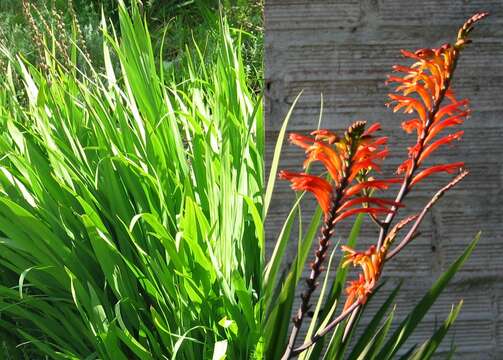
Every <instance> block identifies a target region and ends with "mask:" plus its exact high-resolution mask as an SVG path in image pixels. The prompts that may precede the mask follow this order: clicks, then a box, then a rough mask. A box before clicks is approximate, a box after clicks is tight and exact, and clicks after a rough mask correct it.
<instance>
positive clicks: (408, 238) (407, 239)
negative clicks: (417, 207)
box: [386, 170, 468, 261]
mask: <svg viewBox="0 0 503 360" xmlns="http://www.w3.org/2000/svg"><path fill="white" fill-rule="evenodd" d="M467 175H468V171H467V170H464V171H462V172H461V173H459V174H458V175H457V176H456V177H455V178H454V179H453V180H452V181H450V182H449V183H448V184H447V185H445V186H444V187H443V188H441V189H440V190H439V191H437V193H436V194H435V195H434V196H433V197H432V198H431V200H430V201H429V202H428V203H427V204H426V206H425V207H424V208H423V210H422V211H421V213H420V214H419V216H418V217H417V218H416V221H415V222H414V225H412V227H411V228H410V230H409V232H408V233H407V235H405V237H404V238H403V240H402V241H401V242H400V244H398V245H397V246H396V247H395V248H394V249H393V250H392V251H390V252H389V253H388V254H387V255H386V261H388V260H390V259H391V258H392V257H394V256H395V255H396V254H398V253H399V252H400V250H402V249H403V248H404V247H405V246H406V245H407V244H408V243H409V242H410V241H411V240H412V239H413V238H414V237H415V236H414V234H415V233H416V231H417V228H418V227H419V225H420V224H421V222H422V221H423V219H424V217H425V215H426V213H427V212H428V211H429V210H430V209H431V208H432V207H433V205H435V203H436V202H437V201H438V200H439V199H440V198H441V197H442V196H443V195H444V194H445V193H446V192H447V191H448V190H450V189H452V188H453V187H454V186H456V184H457V183H459V182H460V181H461V180H463V179H464V178H465V177H466V176H467Z"/></svg>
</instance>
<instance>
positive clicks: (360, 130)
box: [280, 121, 400, 223]
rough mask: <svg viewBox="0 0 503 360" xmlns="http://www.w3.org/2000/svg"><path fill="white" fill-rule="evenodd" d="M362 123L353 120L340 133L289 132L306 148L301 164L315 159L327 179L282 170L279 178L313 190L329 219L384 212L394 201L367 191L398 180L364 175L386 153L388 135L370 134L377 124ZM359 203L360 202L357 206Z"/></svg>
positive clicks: (291, 138) (386, 211)
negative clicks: (319, 163) (376, 178)
mask: <svg viewBox="0 0 503 360" xmlns="http://www.w3.org/2000/svg"><path fill="white" fill-rule="evenodd" d="M365 126H366V123H365V122H364V121H359V122H356V123H354V124H353V125H352V126H351V127H349V129H348V130H347V131H346V133H345V135H344V136H342V137H339V136H338V135H337V134H336V133H334V132H331V131H328V130H317V131H313V132H312V133H311V135H312V137H310V136H304V135H299V134H291V135H290V141H291V142H292V143H294V144H295V145H298V146H299V147H301V148H303V149H305V151H306V159H305V161H304V168H308V167H309V166H310V165H311V164H312V163H313V162H315V161H319V162H321V163H322V164H323V166H324V167H325V169H326V171H327V172H328V174H329V177H328V180H327V179H325V178H323V177H322V176H316V175H311V174H307V173H295V172H290V171H282V172H281V173H280V178H282V179H286V180H289V181H291V183H292V185H291V186H292V189H294V190H296V191H309V192H311V193H313V195H314V196H315V197H316V199H317V200H318V203H319V205H320V207H321V209H322V210H323V212H324V214H325V217H329V216H330V214H332V217H333V218H332V220H331V222H332V223H336V222H339V221H340V220H342V219H344V218H346V217H348V216H351V215H354V214H357V213H362V212H366V213H371V214H378V213H388V212H389V211H390V208H389V207H390V206H393V205H398V204H395V202H393V201H389V200H386V199H380V198H376V197H371V196H369V195H368V193H369V192H370V191H371V190H372V189H380V190H383V189H386V188H387V187H388V185H389V183H392V182H397V181H400V180H397V179H390V180H374V179H372V178H369V177H368V174H369V172H370V171H371V170H376V171H380V167H379V164H378V161H379V160H382V159H384V158H385V157H386V156H387V155H388V149H387V148H385V147H384V146H385V145H386V143H387V140H388V139H387V138H386V137H375V136H374V134H375V133H376V132H377V131H378V130H379V129H380V125H379V124H373V125H372V126H370V127H369V128H368V129H367V130H365ZM355 180H356V183H355ZM353 183H354V184H353ZM362 204H363V205H364V206H363V207H359V205H362ZM370 205H372V206H370Z"/></svg>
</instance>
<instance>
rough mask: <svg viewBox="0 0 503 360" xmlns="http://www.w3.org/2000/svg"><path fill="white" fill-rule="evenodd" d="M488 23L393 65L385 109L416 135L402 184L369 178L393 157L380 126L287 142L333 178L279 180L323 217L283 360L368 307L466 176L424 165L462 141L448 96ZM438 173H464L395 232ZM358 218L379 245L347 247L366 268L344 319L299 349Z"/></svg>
mask: <svg viewBox="0 0 503 360" xmlns="http://www.w3.org/2000/svg"><path fill="white" fill-rule="evenodd" d="M487 15H488V13H485V12H482V13H477V14H475V15H474V16H472V17H471V18H470V19H468V21H466V22H465V24H464V25H463V26H462V27H461V29H460V30H459V32H458V37H457V39H456V42H455V43H454V45H451V44H444V45H442V46H440V47H439V48H433V49H420V50H418V51H415V52H411V51H407V50H402V54H403V56H404V57H405V58H408V59H412V60H413V63H412V64H411V65H408V66H404V65H395V66H394V67H393V70H394V71H395V72H397V73H401V74H402V75H401V76H397V75H390V76H388V79H387V83H395V84H397V87H396V88H395V91H394V93H392V94H389V97H390V99H391V101H390V102H389V103H388V106H391V107H392V108H393V111H394V112H397V111H399V110H402V111H403V112H404V113H405V114H410V115H411V118H410V119H407V120H406V121H404V122H403V123H402V128H403V129H404V130H405V131H406V132H407V133H415V134H416V141H415V143H414V144H413V145H412V146H411V147H409V149H408V157H407V158H406V159H405V160H404V161H403V162H402V163H401V164H400V166H399V167H398V169H397V174H398V175H399V176H400V178H398V179H390V180H375V179H374V178H371V177H369V173H370V172H371V171H372V170H376V171H379V170H380V169H379V165H378V164H377V162H376V161H378V160H382V159H383V158H385V157H386V155H387V154H388V150H387V149H386V148H382V147H383V146H385V144H386V142H387V138H385V137H374V133H375V132H376V131H377V130H378V129H379V128H380V127H379V125H378V124H376V125H373V126H371V127H369V129H368V130H366V131H365V130H364V128H365V122H356V123H355V124H353V125H352V126H351V127H350V128H349V129H348V131H347V132H346V134H345V136H344V137H342V138H339V137H338V136H337V134H335V133H332V132H330V131H328V130H321V131H315V132H313V133H312V134H311V135H314V138H311V137H306V136H301V135H298V134H292V135H291V136H290V140H291V141H292V142H293V143H294V144H296V145H298V146H300V147H302V148H304V149H305V150H306V155H307V156H306V160H305V162H304V167H305V168H306V167H307V166H309V165H310V164H311V163H312V162H313V161H319V162H321V163H322V164H323V165H324V167H325V169H326V170H327V172H328V174H329V177H328V180H326V179H324V178H322V177H320V176H315V175H311V174H306V173H292V172H286V171H284V172H282V173H281V174H280V177H281V178H283V179H287V180H290V181H291V182H292V188H293V189H294V190H297V191H309V192H311V193H313V194H314V196H315V197H316V199H317V200H318V203H319V205H320V207H321V209H322V210H323V212H324V214H325V219H324V224H323V226H322V229H321V235H320V238H319V246H318V249H317V251H316V252H315V259H314V261H313V262H312V263H311V274H310V276H309V278H308V279H307V289H306V290H305V291H304V292H303V293H302V295H301V298H302V302H301V306H300V308H299V310H298V312H297V314H296V316H295V317H294V319H293V323H294V327H293V330H292V333H291V336H290V339H289V343H288V346H287V349H286V351H285V354H284V356H283V359H288V358H290V357H291V356H293V355H297V354H299V353H300V352H302V351H304V350H305V349H307V348H308V347H310V346H312V345H313V344H314V343H315V342H316V341H318V340H319V339H321V338H322V337H323V336H324V335H325V334H327V333H328V332H329V331H330V330H331V329H333V328H334V327H335V326H336V325H337V324H338V323H339V322H341V321H342V320H344V319H345V318H346V317H347V316H349V315H350V314H352V313H354V312H357V311H359V310H360V309H361V305H363V304H365V303H366V301H367V299H368V297H369V295H370V294H371V293H372V292H373V291H374V290H375V288H376V285H377V283H378V281H379V279H380V276H381V274H382V271H383V267H384V264H385V263H386V261H387V260H389V259H391V258H392V257H393V256H395V255H396V254H397V253H398V252H399V251H400V250H401V249H402V248H403V247H404V246H405V245H407V244H408V243H409V242H410V241H411V240H412V239H414V238H415V237H416V236H417V234H418V233H417V229H418V227H419V224H420V223H421V221H422V220H423V219H424V216H425V214H426V212H427V211H428V210H429V209H430V208H431V207H432V206H433V205H434V204H435V203H436V201H438V200H439V199H440V197H442V196H443V194H444V193H445V192H446V191H448V190H449V189H451V188H452V187H453V186H455V185H456V184H457V183H458V182H460V181H461V180H462V179H463V178H464V177H465V176H466V175H467V174H468V172H467V171H466V170H463V168H464V163H463V162H453V163H449V164H437V165H433V166H428V167H425V166H423V165H424V163H425V160H426V159H427V158H428V157H429V156H430V155H431V154H433V153H434V152H435V151H436V150H438V149H439V148H441V147H442V146H444V145H447V144H450V143H452V142H454V141H456V140H459V139H461V137H462V136H463V131H462V130H457V131H456V130H454V128H455V127H456V126H457V125H460V124H462V123H463V122H464V120H465V119H466V118H467V117H468V116H469V115H470V110H469V108H468V100H467V99H462V100H458V99H457V98H456V96H455V94H454V91H453V90H452V89H451V80H452V77H453V74H454V70H455V68H456V64H457V61H458V58H459V55H460V52H461V50H462V49H463V48H464V46H465V45H466V44H468V43H469V42H470V40H469V39H468V34H469V33H470V32H471V30H472V29H473V25H474V24H475V23H476V22H477V21H479V20H481V19H483V18H484V17H486V16H487ZM440 172H446V173H457V172H459V175H457V176H456V177H455V178H454V179H453V180H452V181H451V182H449V183H448V184H447V185H446V186H444V187H443V188H442V189H440V190H439V191H438V192H437V193H436V194H435V196H433V198H432V199H431V200H430V202H429V203H428V204H427V205H426V206H425V207H424V208H423V210H422V211H421V212H420V213H419V214H417V215H413V216H409V217H407V218H404V219H402V220H401V221H399V222H398V223H397V224H396V225H394V226H393V227H391V225H392V223H393V220H394V219H395V217H396V215H397V212H398V209H399V208H400V207H401V206H402V202H403V200H404V198H405V197H406V195H407V194H408V193H409V192H410V191H411V189H412V188H413V187H414V186H415V185H417V184H418V183H419V182H420V181H422V180H424V179H426V178H428V177H429V176H431V175H433V174H436V173H440ZM394 182H399V183H401V186H400V189H399V191H398V194H397V195H396V197H395V199H394V200H389V199H381V198H376V197H373V196H372V193H373V191H372V190H374V189H379V190H385V189H387V188H388V186H389V184H390V183H394ZM357 213H368V214H370V216H371V217H372V219H373V220H374V222H375V223H377V224H378V226H379V227H380V232H379V237H378V239H377V241H376V243H375V244H374V245H371V246H370V247H369V248H368V249H367V250H365V251H356V250H354V249H352V248H350V247H348V246H342V250H343V251H344V252H345V257H344V262H343V266H348V265H350V264H351V265H353V266H358V267H360V268H361V273H360V274H359V275H358V276H357V278H356V279H355V280H352V281H349V282H348V285H347V287H346V295H347V297H346V302H345V305H344V308H343V310H342V313H341V314H340V315H339V316H338V317H336V318H335V319H334V320H333V321H332V322H330V323H329V324H328V325H326V326H325V327H323V328H322V329H318V331H317V332H316V333H315V334H314V335H313V336H312V338H311V340H310V341H308V342H306V343H305V344H303V345H302V346H300V347H298V348H295V349H294V344H295V340H296V336H297V334H298V331H299V328H300V326H301V324H302V319H303V317H304V315H305V313H306V312H307V310H308V309H309V307H310V298H311V295H312V293H313V292H314V290H315V288H316V285H317V283H316V280H317V278H318V277H319V275H320V273H321V271H322V267H321V264H322V262H323V260H324V258H325V256H326V252H327V248H328V246H329V239H330V237H331V236H332V235H333V233H334V227H335V225H336V224H337V223H338V222H339V221H340V220H342V219H344V218H346V217H348V216H351V215H353V214H357ZM379 214H386V217H385V218H384V219H383V220H380V219H379V217H378V215H379ZM411 223H413V225H412V226H411V228H410V230H409V232H408V233H407V234H406V235H405V236H404V238H403V239H402V241H401V242H400V244H399V245H397V246H396V247H395V248H393V249H392V245H393V242H394V240H395V238H396V237H397V235H398V234H399V233H400V231H401V230H402V229H403V228H404V227H406V226H407V225H409V224H411ZM352 318H354V317H352ZM351 326H352V322H351V321H350V322H348V324H347V325H346V332H347V331H348V328H349V329H350V328H351Z"/></svg>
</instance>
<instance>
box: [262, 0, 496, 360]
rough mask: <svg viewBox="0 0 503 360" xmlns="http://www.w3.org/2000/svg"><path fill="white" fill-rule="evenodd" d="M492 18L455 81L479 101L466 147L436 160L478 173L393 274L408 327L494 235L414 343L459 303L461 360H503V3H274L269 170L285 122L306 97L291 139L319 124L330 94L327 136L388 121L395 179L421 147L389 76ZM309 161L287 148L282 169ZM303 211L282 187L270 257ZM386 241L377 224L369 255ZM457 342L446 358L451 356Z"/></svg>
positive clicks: (308, 207)
mask: <svg viewBox="0 0 503 360" xmlns="http://www.w3.org/2000/svg"><path fill="white" fill-rule="evenodd" d="M480 10H487V11H490V12H491V17H490V18H488V19H486V20H484V21H483V22H482V23H480V24H479V25H478V26H477V28H476V30H475V31H474V32H473V35H472V38H473V40H474V43H473V44H472V45H470V46H469V47H468V48H467V49H466V50H465V52H464V53H463V54H462V57H461V59H460V62H459V66H458V70H457V73H456V75H455V78H454V80H453V87H454V89H455V90H456V93H457V94H458V96H459V97H469V98H470V100H471V104H472V105H471V107H472V109H473V115H472V117H471V118H470V119H468V120H467V121H466V123H465V124H464V125H463V130H465V137H464V140H463V141H462V142H461V143H459V144H456V145H455V147H454V148H448V149H445V150H444V151H441V152H439V153H438V154H436V155H434V156H433V158H432V159H431V161H432V163H433V162H438V163H442V162H447V161H459V160H466V163H467V167H468V169H469V170H470V171H471V174H470V176H469V177H468V178H466V179H465V180H464V181H463V182H462V183H461V184H460V185H459V186H458V187H457V188H456V189H454V190H452V191H451V192H449V193H448V194H447V195H446V196H445V197H444V198H443V199H442V200H441V201H440V202H439V203H438V204H437V205H436V207H435V208H434V210H433V211H432V212H431V213H430V214H429V215H428V216H427V218H426V220H425V222H424V224H423V225H422V227H421V233H422V235H421V237H420V238H418V239H416V240H415V241H414V242H413V243H412V244H411V245H410V246H409V247H407V248H406V249H405V250H404V251H403V252H402V253H400V254H399V256H397V257H396V258H395V259H394V260H393V261H392V262H391V263H389V264H388V265H387V267H386V270H385V274H386V277H387V278H388V280H389V281H388V283H389V285H392V284H393V283H396V282H397V281H398V280H400V279H404V280H406V282H405V284H404V288H403V291H402V293H401V295H400V296H399V298H398V300H397V304H398V318H400V317H403V316H404V314H406V313H407V311H409V310H410V309H411V307H412V304H414V303H415V302H417V300H418V298H419V297H420V296H422V294H424V292H425V291H426V290H427V289H428V287H429V286H431V284H432V282H433V281H434V279H435V278H436V277H437V276H438V275H439V274H440V273H441V272H442V271H443V270H445V269H446V268H447V266H448V265H449V264H451V263H452V262H453V261H454V260H455V259H456V258H457V256H459V255H460V254H461V252H462V251H463V249H464V248H465V246H466V245H467V244H468V242H469V241H470V240H471V239H472V238H473V236H474V235H475V234H476V233H477V231H479V230H482V231H483V235H482V240H481V242H480V244H479V246H478V247H477V248H476V250H475V252H474V253H473V255H472V257H471V258H470V259H469V261H468V262H467V263H466V264H465V266H464V267H463V268H462V270H461V271H460V273H459V274H458V276H457V277H456V278H455V280H454V281H453V283H452V284H451V286H449V288H448V290H447V292H446V293H445V294H443V295H442V296H441V298H440V299H439V301H438V302H437V304H436V305H435V306H434V308H433V311H431V312H430V313H429V314H428V316H427V318H426V319H425V321H424V322H423V324H422V325H421V327H420V329H419V331H418V332H417V333H416V334H415V335H414V336H413V338H412V341H410V342H409V343H410V344H413V343H414V342H423V341H424V340H425V339H426V338H427V337H428V335H429V334H431V332H432V329H433V328H434V326H435V325H438V324H439V323H440V322H441V321H443V319H444V318H445V316H446V315H447V314H448V312H449V310H450V307H451V304H454V303H457V302H458V301H459V300H460V299H461V298H463V299H464V301H465V302H464V306H463V309H462V311H461V314H460V316H459V318H458V321H457V323H456V325H455V329H454V331H452V332H451V334H450V336H454V340H455V342H456V344H458V351H457V355H456V357H455V358H456V359H502V358H503V285H502V280H503V215H502V214H503V212H502V211H501V206H502V204H503V166H502V165H503V115H502V113H503V1H501V0H477V1H468V0H451V1H446V0H443V1H436V0H435V1H434V0H423V1H400V0H337V1H334V0H269V1H267V2H266V8H265V29H266V36H265V56H266V62H265V67H266V97H265V102H266V121H267V134H266V135H267V136H266V141H267V154H266V155H267V162H268V163H269V162H270V159H271V157H272V151H273V149H274V144H275V140H276V136H277V131H278V130H279V128H280V126H281V123H282V120H283V118H284V116H285V115H286V113H287V111H288V109H289V107H290V105H291V104H292V102H293V99H294V98H295V97H296V96H297V94H298V93H299V91H301V90H303V95H302V97H301V99H300V101H299V104H298V106H297V108H296V109H295V112H294V115H293V118H292V120H291V126H290V130H295V131H298V132H308V131H310V130H311V129H313V128H314V127H316V123H317V121H318V116H319V108H320V94H323V98H324V110H323V113H324V116H323V123H322V125H323V127H327V128H332V129H342V128H344V127H345V126H347V125H348V124H349V123H351V122H352V121H354V120H358V119H366V120H369V121H379V122H381V124H382V125H383V128H384V133H386V134H387V135H389V136H390V138H391V140H392V141H391V143H390V149H391V152H392V156H391V157H390V158H389V159H388V160H387V165H386V166H385V168H384V172H385V173H387V174H391V172H392V171H393V169H395V168H396V166H397V165H398V164H399V163H400V162H401V161H402V159H403V156H404V155H405V152H406V149H407V146H410V144H411V141H413V139H411V137H408V136H406V135H405V134H404V133H403V132H402V131H401V130H400V128H399V124H400V122H401V121H402V120H404V117H403V116H400V115H396V114H393V113H391V112H390V111H389V110H388V109H387V108H386V107H384V106H383V104H384V103H385V102H386V94H387V93H388V92H389V89H388V88H387V87H386V86H385V85H384V79H385V75H386V74H387V73H389V72H390V69H391V66H392V65H393V64H395V63H397V62H399V61H401V60H400V56H399V50H400V49H402V48H405V49H411V50H414V49H417V48H421V47H431V46H438V45H441V44H442V43H444V42H449V41H452V40H453V38H454V37H455V35H456V32H457V29H458V27H459V26H460V25H461V24H462V22H463V21H464V20H465V19H466V18H468V17H469V16H470V15H471V14H472V13H474V12H476V11H480ZM302 156H303V154H302V151H299V150H298V149H296V148H295V147H293V146H290V145H285V147H284V151H283V154H282V160H281V168H283V169H288V170H298V169H299V168H300V164H301V161H302ZM448 179H449V178H448V177H446V176H442V175H439V176H436V177H434V178H432V180H431V181H427V182H424V183H421V185H420V186H418V187H417V190H416V191H415V192H414V193H412V194H411V196H409V197H408V201H407V206H408V209H407V211H409V212H412V211H414V210H417V209H419V208H420V207H421V205H422V204H425V203H426V202H427V201H428V199H429V197H430V196H431V195H432V194H433V193H434V192H435V190H436V189H438V188H440V187H441V186H443V185H444V184H445V183H446V182H448ZM292 202H293V194H292V191H291V190H290V189H289V188H288V184H287V183H285V182H278V186H277V188H276V191H275V193H274V196H273V200H272V205H271V209H270V214H269V218H268V219H267V223H266V236H267V239H268V244H267V245H268V249H269V251H270V250H271V249H272V247H273V245H274V241H275V236H276V235H277V233H278V231H279V228H280V227H281V225H282V223H283V221H284V219H285V217H286V215H287V213H288V210H289V208H290V206H291V204H292ZM314 205H315V204H314V200H312V199H311V198H309V199H308V200H307V201H306V202H305V203H304V204H303V213H304V214H305V215H306V217H305V219H308V218H309V216H310V214H311V213H312V211H313V210H314ZM405 213H407V212H405ZM350 225H351V224H350V222H347V223H345V224H342V226H341V227H340V228H339V229H338V230H337V233H336V236H335V239H334V240H335V241H337V240H341V241H344V239H345V237H346V236H347V234H348V231H349V227H350ZM375 233H376V229H375V228H374V227H372V224H370V223H369V226H368V227H367V228H365V230H364V231H363V233H362V242H361V247H364V246H365V245H366V244H369V243H370V242H371V241H373V240H374V239H375ZM291 242H292V244H291V245H292V246H291V247H290V248H289V250H288V251H289V252H290V254H293V252H294V251H295V238H293V239H292V240H291ZM289 258H292V257H291V256H289ZM305 275H307V271H306V272H305ZM390 289H391V286H389V287H387V288H385V289H384V291H383V294H385V293H386V292H387V291H388V292H389V291H390ZM297 304H298V299H297V300H296V304H295V306H296V305H297ZM377 305H378V303H376V304H375V305H373V306H375V307H377ZM450 340H451V337H448V338H447V339H446V341H445V342H444V344H443V345H442V347H441V349H442V351H447V350H448V348H449V346H450Z"/></svg>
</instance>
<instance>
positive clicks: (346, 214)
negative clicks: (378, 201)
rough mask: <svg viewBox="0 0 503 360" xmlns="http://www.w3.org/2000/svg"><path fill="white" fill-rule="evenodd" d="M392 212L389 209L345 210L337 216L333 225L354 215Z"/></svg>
mask: <svg viewBox="0 0 503 360" xmlns="http://www.w3.org/2000/svg"><path fill="white" fill-rule="evenodd" d="M391 212H393V210H391V209H385V208H380V207H379V208H371V207H368V208H358V209H351V210H346V211H344V212H343V213H342V214H340V215H339V216H337V217H336V218H335V220H334V224H335V223H338V222H339V221H341V220H344V219H345V218H347V217H350V216H352V215H355V214H361V213H367V214H382V213H391Z"/></svg>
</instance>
